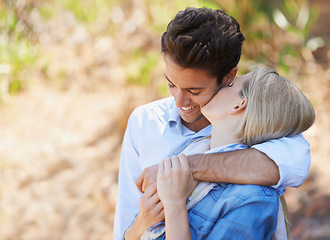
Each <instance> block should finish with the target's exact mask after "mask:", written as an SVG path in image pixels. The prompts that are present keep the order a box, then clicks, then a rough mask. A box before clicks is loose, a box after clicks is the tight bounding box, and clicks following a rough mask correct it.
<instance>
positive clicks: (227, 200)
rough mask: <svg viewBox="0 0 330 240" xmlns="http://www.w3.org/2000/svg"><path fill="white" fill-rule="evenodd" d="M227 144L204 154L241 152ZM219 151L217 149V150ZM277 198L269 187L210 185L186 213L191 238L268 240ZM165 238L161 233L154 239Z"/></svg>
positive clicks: (272, 229)
mask: <svg viewBox="0 0 330 240" xmlns="http://www.w3.org/2000/svg"><path fill="white" fill-rule="evenodd" d="M244 146H245V145H243V144H231V145H227V146H225V147H218V148H215V149H212V150H210V151H208V152H207V153H212V152H226V151H234V150H238V149H244V148H246V146H245V147H244ZM219 149H220V150H219ZM278 208H279V203H278V195H277V193H276V190H274V188H271V187H264V186H257V185H239V184H229V183H218V184H214V187H213V189H212V190H211V191H210V192H209V193H208V194H207V195H206V196H205V197H204V198H203V199H202V200H200V201H199V202H198V203H197V204H196V205H195V206H194V207H193V208H191V209H190V210H189V211H188V220H189V226H190V232H191V237H192V239H196V240H199V239H235V240H236V239H271V237H272V236H273V234H274V232H275V230H276V226H277V218H278ZM156 239H165V234H163V235H162V236H160V237H158V238H156Z"/></svg>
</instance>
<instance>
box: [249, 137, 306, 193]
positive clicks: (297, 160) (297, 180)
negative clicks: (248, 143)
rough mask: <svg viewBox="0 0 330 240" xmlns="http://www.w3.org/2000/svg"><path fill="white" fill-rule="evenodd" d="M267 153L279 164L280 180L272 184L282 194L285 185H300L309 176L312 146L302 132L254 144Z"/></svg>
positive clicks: (256, 147)
mask: <svg viewBox="0 0 330 240" xmlns="http://www.w3.org/2000/svg"><path fill="white" fill-rule="evenodd" d="M252 148H255V149H257V150H259V151H260V152H263V153H264V154H266V155H267V156H268V157H269V158H270V159H272V160H273V161H274V162H275V163H276V164H277V166H278V169H279V173H280V180H279V182H278V183H277V184H276V185H274V186H272V187H274V188H275V189H276V190H277V191H278V193H279V194H280V195H281V194H283V193H284V191H285V187H299V186H301V185H302V184H303V183H304V181H305V180H306V178H307V177H308V172H309V167H310V164H311V156H310V146H309V143H308V142H307V141H306V140H305V138H304V137H303V136H302V134H298V135H294V136H289V137H284V138H280V139H274V140H270V141H267V142H264V143H262V144H257V145H254V146H252Z"/></svg>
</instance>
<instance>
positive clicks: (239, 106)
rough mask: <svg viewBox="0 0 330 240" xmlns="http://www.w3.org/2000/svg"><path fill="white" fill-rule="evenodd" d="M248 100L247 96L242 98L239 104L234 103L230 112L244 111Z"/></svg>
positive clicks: (238, 112)
mask: <svg viewBox="0 0 330 240" xmlns="http://www.w3.org/2000/svg"><path fill="white" fill-rule="evenodd" d="M247 102H248V100H247V99H246V98H242V101H241V102H240V103H239V104H236V105H234V107H233V108H232V110H231V111H230V114H233V115H235V114H240V113H242V112H243V111H244V110H245V108H246V106H247Z"/></svg>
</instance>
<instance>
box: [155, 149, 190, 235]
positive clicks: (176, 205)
mask: <svg viewBox="0 0 330 240" xmlns="http://www.w3.org/2000/svg"><path fill="white" fill-rule="evenodd" d="M196 184H197V182H196V181H194V179H193V177H192V174H191V171H190V169H189V165H188V161H187V158H186V157H185V155H180V156H179V157H176V156H174V157H172V158H171V159H166V160H165V161H163V162H161V163H160V164H159V168H158V176H157V191H158V194H159V198H160V199H161V201H162V203H163V205H164V212H165V225H166V239H168V240H175V239H179V240H184V239H187V240H190V239H191V234H190V228H189V222H188V212H187V206H186V201H187V198H188V196H189V195H190V193H191V192H192V191H193V189H194V188H195V187H196Z"/></svg>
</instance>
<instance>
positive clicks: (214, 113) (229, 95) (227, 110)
mask: <svg viewBox="0 0 330 240" xmlns="http://www.w3.org/2000/svg"><path fill="white" fill-rule="evenodd" d="M251 76H252V73H248V74H246V75H243V76H241V77H237V78H235V79H234V81H233V85H232V86H231V87H223V88H221V90H220V91H219V92H218V93H217V94H216V95H215V96H214V97H213V98H212V100H211V101H210V102H209V103H208V104H206V105H205V106H204V107H203V108H202V113H203V115H204V116H205V117H206V118H207V119H209V120H210V121H211V120H212V119H219V118H223V117H226V116H228V115H230V114H232V113H233V112H234V110H235V108H237V106H240V104H241V103H242V100H243V99H242V97H241V96H240V92H241V90H242V88H243V86H244V83H245V82H246V81H248V79H250V78H251Z"/></svg>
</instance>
